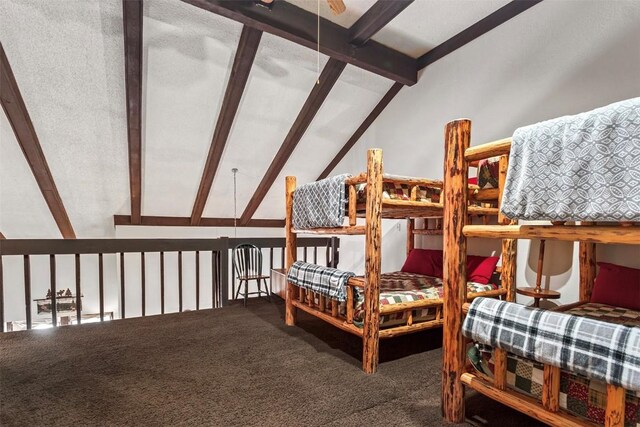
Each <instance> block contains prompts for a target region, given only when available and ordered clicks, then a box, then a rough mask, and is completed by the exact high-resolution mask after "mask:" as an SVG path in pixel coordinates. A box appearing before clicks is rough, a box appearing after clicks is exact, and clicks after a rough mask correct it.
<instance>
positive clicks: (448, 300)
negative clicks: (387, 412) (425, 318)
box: [442, 119, 471, 423]
mask: <svg viewBox="0 0 640 427" xmlns="http://www.w3.org/2000/svg"><path fill="white" fill-rule="evenodd" d="M470 139H471V121H470V120H467V119H460V120H455V121H452V122H449V123H447V125H446V127H445V163H444V191H443V193H444V194H443V195H444V212H443V213H444V222H443V229H444V230H443V246H444V268H443V273H444V275H443V282H444V283H443V285H444V288H443V290H444V297H443V299H444V304H443V311H444V312H443V315H444V328H443V345H442V349H443V351H442V415H443V417H444V418H445V420H446V421H448V422H452V423H461V422H463V421H464V387H463V385H462V382H461V381H460V376H461V375H462V373H463V370H464V367H465V360H464V356H465V354H464V353H465V352H464V338H463V336H462V305H463V304H464V303H465V300H466V296H467V295H466V294H467V239H466V237H465V236H464V234H463V233H462V228H463V227H464V225H465V222H466V220H467V199H468V191H467V187H468V185H467V183H468V175H469V168H468V164H467V161H466V160H465V157H464V154H465V150H466V149H467V148H468V147H469V141H470Z"/></svg>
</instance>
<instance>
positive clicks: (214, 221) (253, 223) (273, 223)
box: [113, 215, 285, 228]
mask: <svg viewBox="0 0 640 427" xmlns="http://www.w3.org/2000/svg"><path fill="white" fill-rule="evenodd" d="M113 225H142V226H150V227H151V226H153V227H157V226H162V227H233V226H234V220H233V218H201V219H200V222H199V223H198V224H197V225H195V226H194V225H192V224H191V218H190V217H188V216H185V217H175V216H142V217H141V218H140V223H139V224H133V223H132V221H131V217H130V216H129V215H114V216H113ZM237 225H238V227H255V228H269V227H273V228H282V227H284V225H285V220H283V219H251V220H249V222H247V223H246V224H242V223H240V220H239V219H238V221H237Z"/></svg>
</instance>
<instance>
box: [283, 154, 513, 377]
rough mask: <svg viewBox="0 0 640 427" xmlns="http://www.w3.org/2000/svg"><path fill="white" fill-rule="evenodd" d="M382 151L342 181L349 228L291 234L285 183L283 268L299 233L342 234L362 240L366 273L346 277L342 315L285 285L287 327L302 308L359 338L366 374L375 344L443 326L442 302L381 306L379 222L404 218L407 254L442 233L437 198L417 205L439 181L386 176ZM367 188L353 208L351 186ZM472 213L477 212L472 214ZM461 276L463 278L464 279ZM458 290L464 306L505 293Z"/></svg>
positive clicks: (291, 180) (292, 183)
mask: <svg viewBox="0 0 640 427" xmlns="http://www.w3.org/2000/svg"><path fill="white" fill-rule="evenodd" d="M382 169H383V168H382V151H381V150H376V149H373V150H369V151H368V157H367V172H365V173H361V174H358V175H355V176H352V177H350V178H348V179H347V180H346V182H345V184H346V185H347V189H348V191H347V194H348V207H347V212H348V223H349V224H348V225H346V226H343V227H333V228H317V229H308V230H296V229H294V228H293V224H292V215H293V193H294V191H295V188H296V178H295V177H292V176H289V177H287V178H286V186H285V187H286V188H285V196H286V220H285V221H286V227H285V235H286V239H287V264H286V265H287V268H289V267H290V266H291V264H293V262H294V261H295V259H296V243H295V239H296V237H297V235H298V234H346V235H364V236H365V271H366V275H365V277H364V278H357V277H354V278H351V279H350V280H349V281H348V283H347V295H348V299H347V307H346V313H341V312H340V311H339V310H338V305H339V303H338V301H336V300H334V299H330V298H322V297H316V295H315V294H314V293H313V292H310V291H308V290H306V289H303V288H299V287H297V286H295V285H293V284H292V283H288V285H287V286H288V287H287V296H286V314H285V321H286V324H287V325H290V326H292V325H295V313H296V311H297V309H301V310H303V311H305V312H307V313H309V314H311V315H314V316H316V317H318V318H320V319H322V320H324V321H326V322H327V323H330V324H332V325H333V326H335V327H338V328H340V329H342V330H344V331H347V332H349V333H352V334H355V335H357V336H360V337H362V339H363V370H364V371H365V372H366V373H374V372H376V370H377V366H378V345H379V340H380V339H386V338H392V337H397V336H400V335H405V334H409V333H414V332H418V331H422V330H426V329H431V328H437V327H442V325H443V323H444V319H443V305H444V303H445V300H444V299H437V300H420V301H414V302H411V303H404V304H393V305H385V306H380V283H379V281H380V252H381V243H382V242H381V239H382V237H381V233H380V226H381V220H382V219H383V218H405V219H407V220H408V227H407V253H408V252H409V251H410V250H411V249H413V248H414V246H415V243H414V239H415V235H417V234H432V232H433V234H442V232H443V231H442V222H441V220H440V218H442V215H443V203H442V197H441V199H440V201H439V202H421V201H418V200H417V187H418V186H426V187H430V188H438V189H440V188H442V187H443V182H442V181H437V180H432V179H421V178H413V177H400V176H393V175H385V174H383V170H382ZM386 182H390V183H394V184H403V185H407V186H409V187H410V190H411V197H410V199H409V200H389V199H383V196H382V187H383V183H386ZM364 183H366V184H367V187H366V200H365V202H364V203H357V194H356V193H357V192H356V188H355V186H356V185H358V184H364ZM464 192H465V194H467V195H468V196H469V198H472V197H473V195H474V194H475V193H476V192H477V186H466V190H465V191H464ZM474 209H475V210H476V211H474ZM468 210H469V214H470V215H471V214H472V212H473V214H477V215H487V214H488V212H489V213H490V214H497V208H492V210H491V211H489V210H488V208H480V207H477V206H470V207H469V209H468ZM362 216H364V217H365V218H366V224H365V225H356V219H357V218H358V217H362ZM425 216H431V217H433V218H437V220H436V221H437V222H438V223H439V224H437V225H436V228H435V229H431V228H427V229H417V228H416V227H415V218H423V217H425ZM465 277H466V276H465ZM354 288H359V289H360V291H361V292H362V291H364V311H365V319H364V322H363V328H359V327H357V326H355V325H354V324H353V307H352V303H353V299H354V296H353V295H354V292H353V291H354ZM463 289H464V290H465V291H464V295H463V298H464V301H465V302H466V301H471V300H473V299H474V298H477V297H479V296H484V297H501V296H504V295H506V294H507V290H506V289H504V288H501V289H497V290H493V291H487V292H479V293H470V294H467V293H466V280H465V284H464V287H463ZM422 309H433V310H434V315H435V318H434V319H432V320H427V321H421V322H419V323H414V322H413V315H412V314H413V313H412V312H413V311H415V310H422ZM402 312H404V313H409V315H408V316H407V321H406V324H403V325H399V326H394V327H389V328H384V329H382V330H380V316H384V315H388V314H392V313H402Z"/></svg>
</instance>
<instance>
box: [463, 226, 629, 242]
mask: <svg viewBox="0 0 640 427" xmlns="http://www.w3.org/2000/svg"><path fill="white" fill-rule="evenodd" d="M464 235H465V236H467V237H479V238H493V239H548V240H563V241H571V242H573V241H584V242H593V243H612V244H627V245H640V227H618V226H608V225H607V226H590V227H587V226H582V225H467V226H465V227H464Z"/></svg>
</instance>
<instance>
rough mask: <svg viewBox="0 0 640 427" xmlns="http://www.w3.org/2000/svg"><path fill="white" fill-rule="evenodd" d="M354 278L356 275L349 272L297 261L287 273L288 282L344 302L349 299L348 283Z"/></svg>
mask: <svg viewBox="0 0 640 427" xmlns="http://www.w3.org/2000/svg"><path fill="white" fill-rule="evenodd" d="M353 276H355V274H354V273H351V272H349V271H342V270H338V269H337V268H332V267H324V266H321V265H316V264H309V263H307V262H304V261H296V262H294V263H293V265H292V266H291V268H290V269H289V272H288V273H287V280H288V281H289V282H291V283H293V284H294V285H296V286H299V287H301V288H304V289H309V290H311V291H313V292H317V293H319V294H321V295H324V296H326V297H329V298H333V299H336V300H338V301H340V302H343V301H345V300H346V299H347V291H346V287H347V281H348V280H349V278H351V277H353Z"/></svg>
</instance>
